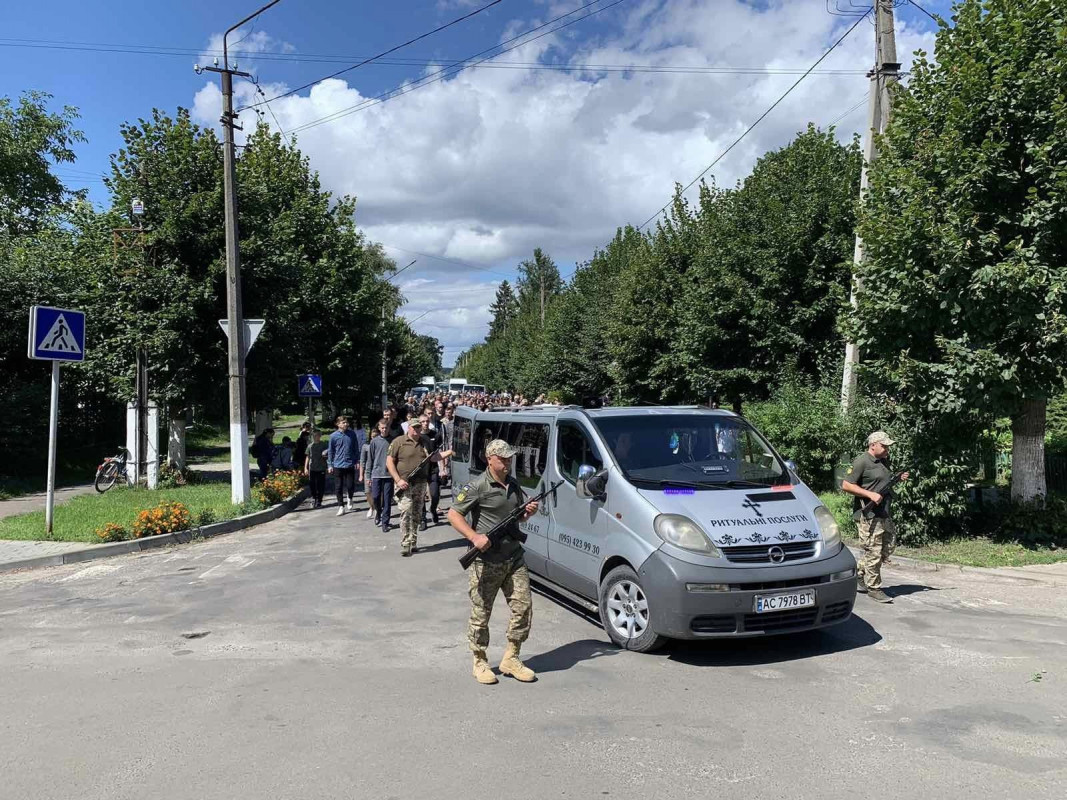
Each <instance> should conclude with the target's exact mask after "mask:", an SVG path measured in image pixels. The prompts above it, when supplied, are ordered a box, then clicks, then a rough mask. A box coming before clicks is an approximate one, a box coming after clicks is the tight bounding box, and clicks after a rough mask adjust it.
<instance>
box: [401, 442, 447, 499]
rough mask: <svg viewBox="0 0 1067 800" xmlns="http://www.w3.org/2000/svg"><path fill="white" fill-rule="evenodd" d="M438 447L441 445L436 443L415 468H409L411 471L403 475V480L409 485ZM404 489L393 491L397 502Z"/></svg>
mask: <svg viewBox="0 0 1067 800" xmlns="http://www.w3.org/2000/svg"><path fill="white" fill-rule="evenodd" d="M440 449H441V445H437V447H435V448H434V449H433V451H432V452H431V453H430V454H429V455H428V456H426V458H424V459H423V460H422V461H420V462H419V465H418V466H417V467H415V469H413V470H411V472H409V473H408V474H407V475H405V476H404V480H405V481H407V482H408V484H409V485H410V483H411V479H412V478H414V477H415V476H416V475H418V474H419V470H420V469H422V468H423V467H425V466H426V462H427V461H429V460H430V459H431V458H433V457H434V453H436V452H437V451H438V450H440ZM404 491H405V490H404V489H397V490H396V491H395V492H394V493H393V494H394V495H395V496H396V499H397V502H400V500H401V498H403V496H404Z"/></svg>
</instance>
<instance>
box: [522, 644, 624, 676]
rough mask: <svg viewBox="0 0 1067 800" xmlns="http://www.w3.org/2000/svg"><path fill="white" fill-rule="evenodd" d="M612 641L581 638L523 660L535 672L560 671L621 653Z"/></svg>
mask: <svg viewBox="0 0 1067 800" xmlns="http://www.w3.org/2000/svg"><path fill="white" fill-rule="evenodd" d="M621 652H622V650H620V649H619V648H618V647H616V646H615V645H613V644H611V643H610V642H598V641H597V640H596V639H580V640H578V641H577V642H569V643H568V644H564V645H560V646H559V647H557V648H556V649H555V650H549V651H548V652H547V653H538V654H537V655H535V656H531V657H530V658H525V659H523V661H524V662H525V663H526V666H528V667H529V668H530V669H532V670H533V671H534V672H559V671H560V670H565V669H570V668H571V667H573V666H574V665H575V664H577V663H578V662H580V661H589V660H591V659H594V658H601V657H602V656H613V655H616V654H617V653H621Z"/></svg>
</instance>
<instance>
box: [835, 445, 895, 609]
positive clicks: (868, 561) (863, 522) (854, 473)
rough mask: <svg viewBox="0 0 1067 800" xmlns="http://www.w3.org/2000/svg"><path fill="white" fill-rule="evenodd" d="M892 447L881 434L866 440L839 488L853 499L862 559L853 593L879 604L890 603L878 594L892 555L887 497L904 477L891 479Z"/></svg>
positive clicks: (881, 592) (891, 530)
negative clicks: (883, 570)
mask: <svg viewBox="0 0 1067 800" xmlns="http://www.w3.org/2000/svg"><path fill="white" fill-rule="evenodd" d="M894 444H896V442H895V441H894V440H893V439H890V438H889V434H887V433H885V431H875V432H874V433H872V434H871V435H870V436H868V437H867V450H866V451H865V452H863V453H860V454H859V455H858V456H856V460H855V461H853V462H852V466H851V467H849V468H848V472H847V473H846V477H845V479H844V480H843V481H841V488H842V489H843V490H844V491H845V492H847V493H848V494H850V495H852V496H853V501H852V508H853V514H852V515H853V518H854V519H855V520H856V526H857V527H858V528H859V537H860V543H861V544H862V545H863V556H862V557H861V558H860V561H859V570H858V572H857V574H856V583H857V586H856V589H857V591H860V592H865V593H866V594H867V596H868V597H869V598H871V599H872V600H875V601H877V602H879V603H892V602H893V601H892V599H891V598H890V597H889V595H887V594H886V593H885V592H884V591H882V563H883V562H884V561H885V560H886V559H887V558H888V557H889V554H890V553H892V552H893V543H894V539H895V537H896V530H897V529H896V526H895V525H894V524H893V519H892V517H891V516H890V513H889V494H890V491H891V489H892V487H893V485H894V484H896V482H897V481H898V480H901V481H906V480H907V479H908V473H907V472H902V473H900V474H899V475H897V476H894V475H893V473H892V472H891V471H890V469H889V448H890V447H891V446H892V445H894Z"/></svg>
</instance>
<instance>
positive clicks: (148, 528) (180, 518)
mask: <svg viewBox="0 0 1067 800" xmlns="http://www.w3.org/2000/svg"><path fill="white" fill-rule="evenodd" d="M191 524H192V516H191V515H190V514H189V509H188V508H186V506H185V504H184V503H177V502H172V501H164V502H162V503H160V504H159V505H158V506H156V507H155V508H151V509H146V510H144V511H142V512H140V513H139V514H138V515H137V521H136V522H135V523H134V525H133V537H134V538H135V539H142V538H144V537H145V536H157V535H159V534H161V533H174V532H175V531H184V530H186V529H187V528H189V527H190V526H191Z"/></svg>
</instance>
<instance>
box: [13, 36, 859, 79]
mask: <svg viewBox="0 0 1067 800" xmlns="http://www.w3.org/2000/svg"><path fill="white" fill-rule="evenodd" d="M14 41H15V40H7V41H5V40H0V47H30V48H40V49H46V50H79V51H86V52H91V53H120V54H127V55H146V56H148V55H152V56H177V57H181V58H187V57H188V56H192V55H214V54H216V53H218V54H219V55H221V53H222V51H221V50H218V51H214V50H210V49H209V50H199V49H195V48H168V49H162V48H159V47H155V46H153V48H151V49H148V48H149V46H145V48H144V49H133V48H137V47H138V46H137V45H130V46H129V48H127V47H126V46H125V45H109V44H104V43H92V42H51V43H48V44H16V43H13V42H14ZM41 41H43V42H47V41H48V40H41ZM230 55H231V56H233V57H236V58H255V59H258V60H268V61H290V62H314V63H320V62H337V63H349V62H351V60H352V59H353V58H365V57H364V56H312V55H310V54H309V55H301V54H299V53H295V54H282V53H273V52H260V51H234V50H231V51H230ZM463 63H464V62H463V61H461V60H457V59H450V58H405V59H383V58H379V59H376V60H375V61H374V62H373V63H372V62H371V61H370V60H369V59H368V60H367V65H369V66H377V67H432V66H442V67H456V66H460V65H462V64H463ZM466 69H517V70H544V71H554V72H607V73H615V72H622V73H626V72H633V73H649V74H657V75H658V74H665V75H800V74H802V73H803V72H804V69H803V67H795V68H794V67H754V66H730V65H720V66H698V65H689V64H582V63H579V64H543V63H540V62H537V61H495V62H493V63H489V62H485V63H479V64H477V65H473V64H472V65H469V66H467V67H466ZM811 74H813V75H863V74H866V71H865V70H862V69H818V70H812V72H811Z"/></svg>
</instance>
